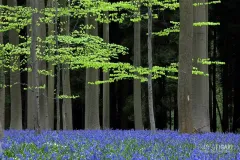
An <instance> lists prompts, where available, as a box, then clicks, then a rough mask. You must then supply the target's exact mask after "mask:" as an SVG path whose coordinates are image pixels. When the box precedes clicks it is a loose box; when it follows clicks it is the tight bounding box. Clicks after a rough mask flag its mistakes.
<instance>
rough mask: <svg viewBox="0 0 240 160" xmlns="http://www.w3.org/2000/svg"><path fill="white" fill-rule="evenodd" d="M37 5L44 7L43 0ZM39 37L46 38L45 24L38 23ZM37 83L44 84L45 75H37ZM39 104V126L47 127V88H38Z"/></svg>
mask: <svg viewBox="0 0 240 160" xmlns="http://www.w3.org/2000/svg"><path fill="white" fill-rule="evenodd" d="M38 3H39V7H40V9H44V8H45V2H44V0H39V2H38ZM40 17H41V18H44V15H42V14H40ZM39 29H40V35H39V36H40V38H41V39H42V40H45V39H46V24H45V23H40V28H39ZM40 46H41V48H40V52H41V53H40V54H43V53H44V52H45V44H42V43H40ZM39 69H40V70H46V61H44V60H41V61H39ZM39 78H40V79H39V80H40V81H39V85H40V86H43V85H45V86H46V81H47V80H46V76H45V75H39ZM39 104H40V126H41V128H42V129H49V119H48V105H47V88H44V89H40V90H39Z"/></svg>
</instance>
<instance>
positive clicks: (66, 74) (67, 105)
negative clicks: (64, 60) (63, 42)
mask: <svg viewBox="0 0 240 160" xmlns="http://www.w3.org/2000/svg"><path fill="white" fill-rule="evenodd" d="M60 4H61V5H62V7H66V5H68V1H67V0H61V1H60ZM61 24H62V26H61V27H62V34H63V35H64V34H65V35H69V31H70V17H67V16H65V17H62V18H61ZM68 67H69V65H66V64H65V65H63V69H62V87H63V95H67V96H71V85H70V70H69V69H68ZM62 117H63V129H68V130H72V129H73V123H72V99H70V98H64V99H63V103H62Z"/></svg>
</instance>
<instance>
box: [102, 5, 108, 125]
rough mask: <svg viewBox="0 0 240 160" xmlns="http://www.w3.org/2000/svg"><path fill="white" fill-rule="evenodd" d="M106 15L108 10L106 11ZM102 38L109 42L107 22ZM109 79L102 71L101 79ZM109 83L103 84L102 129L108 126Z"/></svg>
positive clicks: (106, 73) (104, 24)
mask: <svg viewBox="0 0 240 160" xmlns="http://www.w3.org/2000/svg"><path fill="white" fill-rule="evenodd" d="M106 1H107V0H106ZM106 16H107V17H108V12H107V13H106ZM103 39H104V41H105V42H107V43H109V24H108V23H103ZM108 79H109V72H103V81H105V80H108ZM109 87H110V85H109V83H104V84H103V129H109V128H110V88H109Z"/></svg>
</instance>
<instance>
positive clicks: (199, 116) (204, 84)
mask: <svg viewBox="0 0 240 160" xmlns="http://www.w3.org/2000/svg"><path fill="white" fill-rule="evenodd" d="M206 2H207V0H195V3H206ZM206 13H207V7H206V5H201V6H197V7H194V12H193V16H194V22H207V16H206ZM207 28H208V27H206V26H201V27H194V28H193V59H194V63H193V65H194V67H197V68H198V69H199V70H200V71H203V72H204V73H208V66H207V65H203V64H199V63H197V60H198V58H201V59H206V58H208V41H207V39H208V35H207V33H208V32H207ZM192 107H193V108H192V111H193V113H192V114H193V115H192V117H193V127H194V128H195V129H197V130H198V131H200V132H210V120H209V81H208V77H206V76H202V75H192Z"/></svg>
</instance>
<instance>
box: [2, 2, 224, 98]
mask: <svg viewBox="0 0 240 160" xmlns="http://www.w3.org/2000/svg"><path fill="white" fill-rule="evenodd" d="M216 3H220V1H212V2H208V3H204V4H200V3H195V4H193V5H194V6H196V7H197V6H199V5H210V4H216ZM139 6H143V7H148V6H151V7H153V6H154V7H157V8H159V10H165V9H170V10H176V9H177V8H178V7H179V3H178V2H177V1H176V0H164V1H162V0H152V1H151V3H150V1H148V0H141V1H124V2H123V1H121V2H113V3H110V2H105V1H104V0H97V1H92V0H81V1H80V0H73V1H72V3H71V4H70V5H69V6H67V7H65V8H63V7H59V8H58V13H57V14H56V9H55V8H44V9H42V10H40V11H38V10H36V9H32V8H30V7H23V6H17V7H9V6H5V5H0V19H2V21H0V32H6V31H8V30H11V29H15V30H17V31H18V32H19V31H20V30H21V29H23V28H24V27H26V26H28V25H30V24H31V15H32V13H34V12H38V13H41V14H43V15H44V16H43V18H41V19H40V20H39V22H44V23H48V24H53V23H54V22H53V19H54V18H55V16H57V17H58V18H59V17H62V16H70V17H72V18H78V19H81V18H85V17H86V16H87V14H88V13H91V15H92V16H96V17H97V18H96V20H97V21H98V22H101V23H110V22H118V23H123V22H124V21H126V20H130V21H131V22H137V21H141V20H144V19H147V18H148V16H147V14H141V13H140V12H139V11H138V8H139ZM107 11H108V12H110V14H109V16H106V14H105V13H106V12H107ZM153 12H154V10H153ZM153 15H154V18H158V16H157V14H154V13H153ZM39 22H38V23H39ZM171 23H172V24H173V26H172V27H170V28H167V29H164V30H162V31H160V32H154V33H153V35H155V36H168V35H169V34H170V33H177V32H179V26H180V24H179V22H173V21H172V22H171ZM205 25H219V23H214V22H196V23H194V24H193V26H196V27H200V26H205ZM79 27H80V29H79V31H76V30H75V31H73V32H72V33H71V34H70V35H58V36H57V37H58V38H57V39H58V47H56V46H55V45H56V44H55V43H56V42H55V37H54V36H48V37H46V39H45V40H41V39H40V38H39V37H38V42H39V43H38V46H37V58H38V60H40V61H47V62H52V63H53V65H58V64H69V69H71V70H76V69H80V68H96V69H98V68H102V69H103V71H104V72H106V71H110V73H111V74H110V78H109V80H107V81H97V82H89V83H90V84H102V83H110V82H114V81H118V80H123V79H139V80H141V82H146V81H147V76H148V75H149V74H150V73H151V74H152V78H153V79H157V78H159V77H162V76H166V77H168V78H170V79H177V77H176V74H175V73H177V72H178V68H177V64H176V63H175V64H171V65H170V66H165V67H161V66H153V68H152V70H149V69H148V68H144V67H134V66H133V65H131V64H130V63H122V62H117V63H114V62H112V60H113V59H117V58H118V57H119V55H125V54H128V49H127V48H126V47H123V46H120V45H116V44H111V43H106V42H104V41H103V39H102V38H100V37H97V36H92V35H89V34H87V33H86V31H85V30H89V29H92V28H93V26H88V25H80V26H79ZM21 38H22V39H23V40H25V42H23V43H20V44H18V45H12V44H9V43H7V44H0V56H1V57H3V58H2V59H1V60H0V67H3V68H5V69H11V70H12V71H16V70H20V71H21V72H31V66H27V67H23V65H26V64H27V63H28V61H29V60H30V59H29V55H30V43H31V37H21ZM40 42H41V43H40ZM41 47H44V48H45V52H44V53H41V52H40V48H41ZM56 52H57V53H58V54H57V55H56V54H55V53H56ZM14 55H15V56H14ZM20 55H22V56H25V59H24V60H23V61H21V67H20V68H18V65H17V58H18V56H20ZM13 56H14V58H13ZM10 60H11V62H13V65H10ZM198 63H201V64H204V65H211V64H215V65H216V64H223V63H222V62H211V61H210V60H209V59H207V60H198ZM38 73H39V74H42V75H48V76H55V75H52V74H51V71H46V70H39V71H38ZM192 73H193V74H196V75H203V76H207V74H206V73H204V72H202V71H199V70H198V69H197V68H195V67H193V71H192ZM27 88H30V89H31V86H29V87H27ZM40 88H45V87H40ZM59 97H60V98H67V96H66V95H62V96H59ZM71 98H76V97H71Z"/></svg>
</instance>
